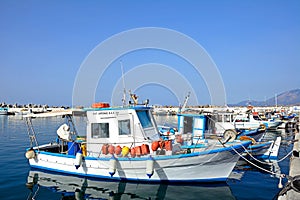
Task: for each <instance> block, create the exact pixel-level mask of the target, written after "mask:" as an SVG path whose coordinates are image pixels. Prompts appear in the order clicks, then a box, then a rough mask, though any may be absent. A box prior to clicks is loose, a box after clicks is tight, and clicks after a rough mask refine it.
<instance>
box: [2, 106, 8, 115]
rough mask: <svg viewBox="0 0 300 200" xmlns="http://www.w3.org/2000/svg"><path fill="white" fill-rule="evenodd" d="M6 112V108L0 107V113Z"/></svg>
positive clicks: (4, 113) (5, 113)
mask: <svg viewBox="0 0 300 200" xmlns="http://www.w3.org/2000/svg"><path fill="white" fill-rule="evenodd" d="M7 114H8V109H7V108H2V107H0V115H7Z"/></svg>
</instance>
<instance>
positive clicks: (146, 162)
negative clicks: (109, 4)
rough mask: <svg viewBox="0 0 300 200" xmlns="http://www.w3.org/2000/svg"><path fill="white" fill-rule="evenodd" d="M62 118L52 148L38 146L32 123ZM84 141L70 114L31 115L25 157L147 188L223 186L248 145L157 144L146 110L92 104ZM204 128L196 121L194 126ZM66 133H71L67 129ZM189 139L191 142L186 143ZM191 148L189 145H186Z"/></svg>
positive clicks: (34, 163) (194, 140)
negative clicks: (172, 184)
mask: <svg viewBox="0 0 300 200" xmlns="http://www.w3.org/2000/svg"><path fill="white" fill-rule="evenodd" d="M58 115H64V116H66V118H67V122H68V123H66V124H62V125H61V126H60V127H59V128H58V130H57V136H58V138H57V140H56V142H51V143H48V144H44V145H38V142H37V140H36V133H35V131H34V128H33V120H34V119H33V118H37V117H49V116H58ZM86 116H87V131H86V136H84V137H81V138H78V137H77V136H78V135H77V132H76V129H75V127H74V126H73V125H74V124H73V123H72V118H73V117H72V111H65V112H55V113H51V112H50V113H43V114H31V115H26V116H25V119H26V122H27V125H28V126H29V128H28V130H29V132H28V134H29V138H30V141H31V147H30V148H28V149H27V151H26V154H25V155H26V157H27V158H28V160H29V164H30V166H31V167H33V168H39V169H43V170H50V171H54V172H61V173H66V174H74V175H79V176H87V177H93V178H105V179H113V180H130V181H147V182H163V181H167V182H213V181H226V179H227V178H228V176H229V175H230V173H231V171H232V169H233V168H234V166H235V165H236V163H237V161H238V160H239V158H240V155H239V153H241V152H243V151H244V149H245V148H247V147H248V146H249V145H250V143H251V142H250V141H235V142H231V143H230V144H228V145H227V144H221V142H219V141H218V140H208V139H202V136H201V134H200V132H199V133H195V134H194V135H192V136H191V138H187V137H184V136H182V137H181V138H182V141H180V142H177V140H176V139H174V140H168V141H162V140H161V139H160V135H159V131H158V129H157V126H156V122H155V120H154V118H153V115H152V113H151V108H150V107H148V106H147V105H136V103H135V105H129V106H127V107H115V108H113V107H109V105H108V104H107V103H97V104H93V106H92V108H89V109H86ZM201 123H205V121H202V122H201V120H199V121H198V124H199V125H200V124H201ZM70 128H71V129H70ZM190 139H191V140H190ZM190 142H191V143H190Z"/></svg>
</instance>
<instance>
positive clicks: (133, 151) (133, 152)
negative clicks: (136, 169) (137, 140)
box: [130, 148, 136, 158]
mask: <svg viewBox="0 0 300 200" xmlns="http://www.w3.org/2000/svg"><path fill="white" fill-rule="evenodd" d="M130 155H131V157H132V158H134V157H135V156H136V153H135V148H131V149H130Z"/></svg>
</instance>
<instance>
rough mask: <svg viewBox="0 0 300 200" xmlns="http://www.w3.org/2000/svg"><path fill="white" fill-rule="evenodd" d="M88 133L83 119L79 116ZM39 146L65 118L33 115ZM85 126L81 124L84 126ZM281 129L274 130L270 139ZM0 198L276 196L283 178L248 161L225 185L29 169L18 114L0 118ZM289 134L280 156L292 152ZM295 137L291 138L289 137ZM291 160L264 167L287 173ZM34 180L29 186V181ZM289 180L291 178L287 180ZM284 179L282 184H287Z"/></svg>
mask: <svg viewBox="0 0 300 200" xmlns="http://www.w3.org/2000/svg"><path fill="white" fill-rule="evenodd" d="M75 121H76V124H78V125H79V126H77V127H78V131H79V132H83V131H84V128H82V127H83V126H82V125H84V123H85V122H84V119H83V118H76V119H75ZM157 121H158V123H159V124H166V125H174V123H176V122H177V121H176V117H158V119H157ZM33 123H34V126H35V130H36V132H37V133H38V136H37V137H38V141H39V144H43V143H47V142H50V141H51V140H52V141H54V140H55V138H56V130H57V128H58V127H59V126H60V125H61V124H62V123H64V119H62V118H59V117H57V118H51V119H34V120H33ZM80 125H81V126H80ZM276 135H280V132H274V133H271V134H270V137H273V136H276ZM0 136H1V138H0V166H1V167H0V169H1V170H0V177H1V178H0V199H1V200H2V199H13V200H18V199H66V200H67V199H68V200H69V199H76V200H78V199H115V200H117V199H222V200H223V199H273V198H274V197H275V196H276V194H277V193H278V192H279V191H280V189H278V187H277V185H278V181H279V179H278V178H276V177H274V176H273V175H270V174H268V173H265V172H262V171H261V170H257V169H256V168H255V167H251V166H249V165H247V164H245V163H243V162H241V163H240V164H239V166H237V167H236V169H235V172H236V173H235V177H237V178H235V179H229V180H228V181H227V182H226V183H223V184H205V185H204V184H199V185H195V184H193V185H188V184H185V185H167V184H139V183H129V182H108V181H101V180H91V179H85V178H82V177H76V176H67V175H62V174H53V173H48V172H44V171H35V170H33V169H30V167H29V164H28V161H27V159H26V158H25V156H24V153H25V149H26V148H28V147H29V145H30V143H29V139H28V135H27V126H26V124H25V121H24V120H22V118H21V117H19V116H0ZM285 139H286V138H285V136H284V137H283V141H282V145H281V148H280V154H279V158H282V157H283V156H285V155H286V154H287V153H288V152H290V151H291V148H292V145H287V143H286V140H285ZM287 139H290V138H287ZM288 166H289V159H285V160H284V161H282V162H280V163H278V164H276V165H274V167H269V166H263V167H264V168H265V169H268V170H271V169H273V170H274V169H275V170H280V171H281V173H284V174H288ZM27 182H31V184H30V185H28V184H27V185H26V183H27ZM285 182H286V180H285ZM285 182H283V183H285Z"/></svg>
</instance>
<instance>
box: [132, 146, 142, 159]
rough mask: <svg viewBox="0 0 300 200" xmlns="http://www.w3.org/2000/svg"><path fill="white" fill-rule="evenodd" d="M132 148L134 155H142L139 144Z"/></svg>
mask: <svg viewBox="0 0 300 200" xmlns="http://www.w3.org/2000/svg"><path fill="white" fill-rule="evenodd" d="M134 150H135V155H136V156H138V157H139V156H141V155H142V149H141V146H137V147H134Z"/></svg>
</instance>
